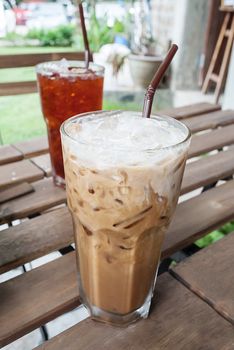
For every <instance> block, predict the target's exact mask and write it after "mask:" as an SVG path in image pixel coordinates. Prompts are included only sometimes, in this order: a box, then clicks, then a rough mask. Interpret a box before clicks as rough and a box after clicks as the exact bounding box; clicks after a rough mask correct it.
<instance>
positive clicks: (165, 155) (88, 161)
mask: <svg viewBox="0 0 234 350" xmlns="http://www.w3.org/2000/svg"><path fill="white" fill-rule="evenodd" d="M61 135H62V145H63V157H64V168H65V179H66V189H67V199H68V206H69V209H70V211H71V213H72V217H73V222H74V233H75V240H76V248H77V263H78V279H79V291H80V297H81V299H82V301H83V303H84V304H85V305H86V306H87V307H88V309H89V310H90V313H91V316H92V317H93V318H94V319H99V320H101V321H104V322H108V323H113V324H119V325H124V324H128V323H131V322H133V321H135V320H137V319H138V318H146V317H147V316H148V313H149V308H150V303H151V298H152V295H153V290H154V285H155V281H156V276H157V268H158V264H159V261H160V253H161V247H162V242H163V238H164V235H165V231H166V229H167V228H168V225H169V223H170V221H171V218H172V214H173V212H174V210H175V207H176V204H177V199H178V195H179V192H180V185H181V180H182V176H183V171H184V166H185V161H186V156H187V150H188V147H189V143H190V132H189V130H188V128H187V127H186V126H185V125H183V124H182V123H180V122H178V121H176V120H175V119H172V118H169V117H163V118H162V117H157V116H152V117H151V118H149V119H148V118H142V116H141V114H140V113H137V112H124V111H122V112H120V111H116V112H113V111H112V112H95V113H86V114H83V115H79V116H76V117H73V118H70V119H69V120H67V121H66V122H64V123H63V125H62V127H61Z"/></svg>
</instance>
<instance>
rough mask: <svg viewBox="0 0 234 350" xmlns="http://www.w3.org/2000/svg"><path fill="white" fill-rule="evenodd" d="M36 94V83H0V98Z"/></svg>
mask: <svg viewBox="0 0 234 350" xmlns="http://www.w3.org/2000/svg"><path fill="white" fill-rule="evenodd" d="M33 92H37V83H36V81H22V82H11V83H0V96H12V95H22V94H31V93H33Z"/></svg>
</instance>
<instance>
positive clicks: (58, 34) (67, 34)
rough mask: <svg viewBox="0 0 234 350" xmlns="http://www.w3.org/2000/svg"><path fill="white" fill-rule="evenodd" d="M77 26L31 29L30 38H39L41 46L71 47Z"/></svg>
mask: <svg viewBox="0 0 234 350" xmlns="http://www.w3.org/2000/svg"><path fill="white" fill-rule="evenodd" d="M74 34H75V26H73V25H70V24H69V25H62V26H58V27H56V28H53V29H31V30H30V31H29V32H28V33H27V36H26V37H27V38H28V39H37V40H38V42H39V45H41V46H55V47H56V46H63V47H69V46H72V45H73V43H74Z"/></svg>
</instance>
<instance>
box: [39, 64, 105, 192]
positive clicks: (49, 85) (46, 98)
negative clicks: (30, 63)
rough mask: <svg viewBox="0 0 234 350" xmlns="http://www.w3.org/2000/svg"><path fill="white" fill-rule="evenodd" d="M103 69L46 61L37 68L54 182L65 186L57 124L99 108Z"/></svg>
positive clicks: (100, 106)
mask: <svg viewBox="0 0 234 350" xmlns="http://www.w3.org/2000/svg"><path fill="white" fill-rule="evenodd" d="M103 79H104V68H103V67H101V66H98V65H95V64H90V66H89V69H85V68H84V63H83V62H78V61H69V62H67V61H65V62H58V61H57V62H45V63H42V64H39V65H38V66H37V80H38V87H39V92H40V96H41V106H42V112H43V115H44V118H45V121H46V125H47V131H48V139H49V148H50V157H51V163H52V172H53V178H54V182H55V184H57V185H60V186H64V168H63V157H62V147H61V139H60V132H59V129H60V125H61V124H62V122H63V121H64V120H66V119H68V118H70V117H71V116H73V115H75V114H80V113H84V112H90V111H96V110H100V109H102V96H103Z"/></svg>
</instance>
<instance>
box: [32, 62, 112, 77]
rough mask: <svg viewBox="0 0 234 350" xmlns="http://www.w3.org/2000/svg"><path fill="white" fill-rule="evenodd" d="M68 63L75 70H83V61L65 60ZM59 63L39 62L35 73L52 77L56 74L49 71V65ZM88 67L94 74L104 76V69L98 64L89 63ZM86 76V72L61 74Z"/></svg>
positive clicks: (63, 74) (65, 73)
mask: <svg viewBox="0 0 234 350" xmlns="http://www.w3.org/2000/svg"><path fill="white" fill-rule="evenodd" d="M66 61H67V62H68V63H69V66H70V67H72V66H74V67H75V68H85V61H80V60H66ZM59 62H61V60H53V61H45V62H41V63H38V64H36V66H35V69H36V73H39V74H43V73H44V74H45V75H50V74H51V75H52V74H54V73H56V72H57V70H55V69H54V70H53V69H51V68H50V69H49V65H51V64H53V63H55V64H56V63H59ZM89 67H90V68H91V69H92V70H93V71H94V73H98V74H102V75H104V72H105V67H104V66H101V65H100V64H97V63H94V62H90V63H89ZM84 74H86V72H82V73H81V72H74V71H73V72H72V71H68V72H61V75H62V76H75V77H77V76H82V75H84Z"/></svg>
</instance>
